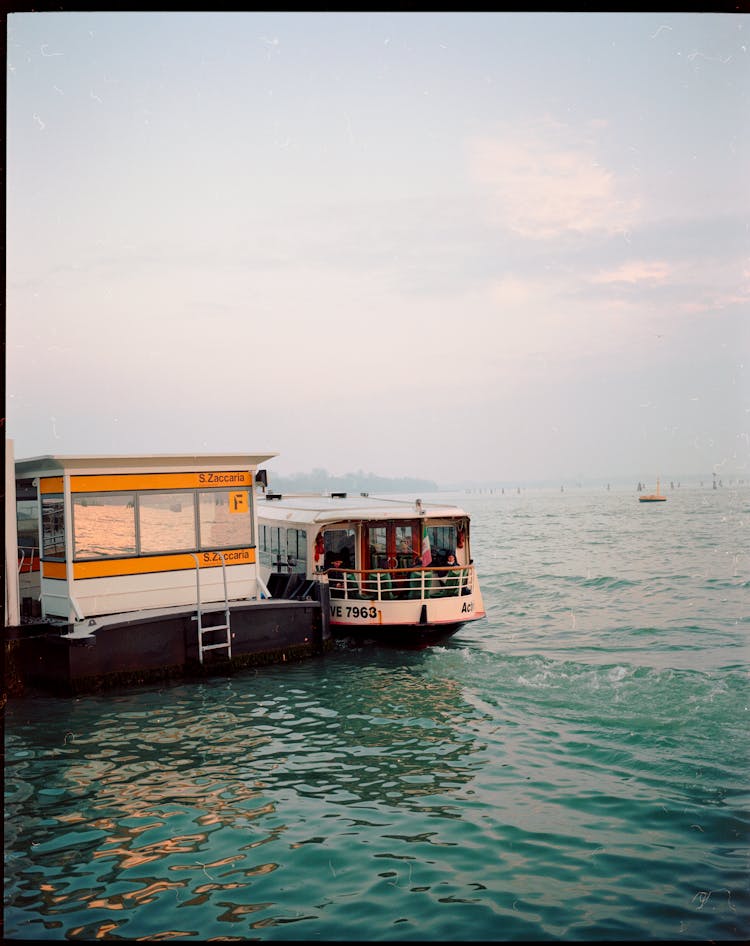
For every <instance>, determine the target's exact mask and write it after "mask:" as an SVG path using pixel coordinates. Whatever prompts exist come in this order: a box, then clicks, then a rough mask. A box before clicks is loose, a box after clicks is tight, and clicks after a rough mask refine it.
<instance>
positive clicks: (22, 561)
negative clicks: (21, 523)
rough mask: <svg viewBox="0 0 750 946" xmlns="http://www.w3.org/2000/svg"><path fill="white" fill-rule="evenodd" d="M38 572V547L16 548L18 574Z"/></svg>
mask: <svg viewBox="0 0 750 946" xmlns="http://www.w3.org/2000/svg"><path fill="white" fill-rule="evenodd" d="M38 571H39V546H37V545H29V546H21V545H19V547H18V574H19V575H21V574H23V573H25V572H38Z"/></svg>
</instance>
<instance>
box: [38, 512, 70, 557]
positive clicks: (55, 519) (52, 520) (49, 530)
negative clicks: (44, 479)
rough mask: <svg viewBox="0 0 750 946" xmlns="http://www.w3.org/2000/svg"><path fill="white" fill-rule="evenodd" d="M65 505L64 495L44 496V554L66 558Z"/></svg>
mask: <svg viewBox="0 0 750 946" xmlns="http://www.w3.org/2000/svg"><path fill="white" fill-rule="evenodd" d="M64 510H65V507H64V503H63V497H62V496H43V497H42V554H43V556H44V557H45V558H59V559H64V558H65V512H64Z"/></svg>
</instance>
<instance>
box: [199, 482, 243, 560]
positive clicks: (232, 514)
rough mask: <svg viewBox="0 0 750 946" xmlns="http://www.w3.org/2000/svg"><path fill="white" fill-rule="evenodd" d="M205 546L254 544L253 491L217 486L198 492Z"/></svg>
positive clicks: (212, 547) (202, 542)
mask: <svg viewBox="0 0 750 946" xmlns="http://www.w3.org/2000/svg"><path fill="white" fill-rule="evenodd" d="M198 516H199V522H200V524H199V529H200V540H201V548H202V549H220V548H234V547H236V546H245V545H251V544H252V540H253V528H252V518H251V514H250V491H249V490H247V489H241V490H229V489H213V490H211V491H208V492H201V493H198Z"/></svg>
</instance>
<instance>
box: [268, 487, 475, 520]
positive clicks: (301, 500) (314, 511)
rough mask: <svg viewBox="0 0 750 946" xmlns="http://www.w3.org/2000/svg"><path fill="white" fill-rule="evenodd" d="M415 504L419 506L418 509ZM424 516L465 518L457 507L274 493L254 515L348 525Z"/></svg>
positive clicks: (355, 497) (275, 518)
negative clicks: (358, 521)
mask: <svg viewBox="0 0 750 946" xmlns="http://www.w3.org/2000/svg"><path fill="white" fill-rule="evenodd" d="M418 503H419V504H421V505H420V506H418ZM421 514H423V515H424V516H425V517H426V518H428V519H455V518H458V517H462V516H466V512H465V511H464V510H463V509H461V508H460V507H459V506H451V505H448V504H442V503H433V502H425V501H422V500H413V499H396V498H390V497H388V498H385V497H382V496H367V495H366V496H363V495H361V494H360V495H359V496H349V495H347V494H346V493H332V494H331V495H321V494H317V493H295V494H291V493H289V494H288V493H283V494H279V493H273V492H270V491H269V492H268V493H266V494H265V497H264V496H263V495H259V496H258V498H257V503H256V515H257V517H258V518H259V519H274V520H278V521H285V522H295V523H318V524H321V525H325V524H326V523H331V522H342V521H351V520H358V519H370V520H371V519H383V520H386V519H414V517H415V516H418V515H421Z"/></svg>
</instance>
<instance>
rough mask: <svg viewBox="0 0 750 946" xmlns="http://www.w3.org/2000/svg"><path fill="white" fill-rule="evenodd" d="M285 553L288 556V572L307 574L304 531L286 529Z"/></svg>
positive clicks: (305, 536) (305, 535)
mask: <svg viewBox="0 0 750 946" xmlns="http://www.w3.org/2000/svg"><path fill="white" fill-rule="evenodd" d="M286 551H287V555H288V556H289V559H290V562H289V570H290V571H292V572H301V573H302V574H305V573H306V572H307V533H306V532H305V530H304V529H287V531H286Z"/></svg>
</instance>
